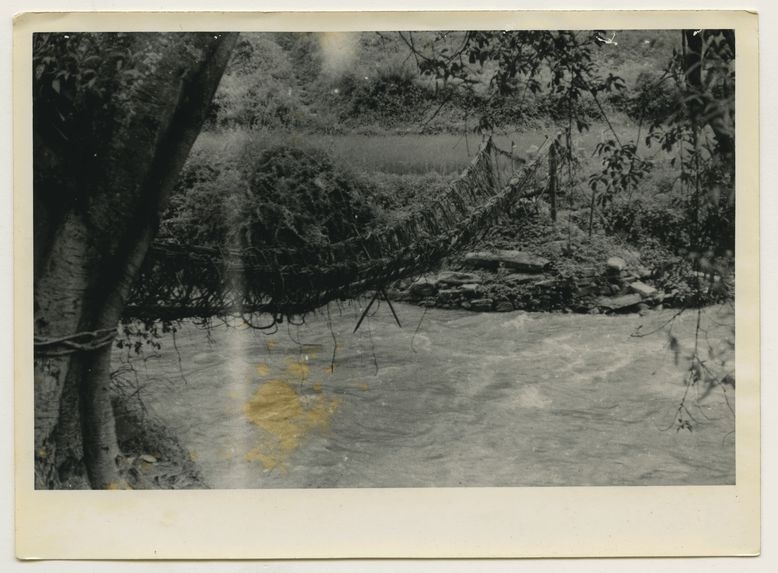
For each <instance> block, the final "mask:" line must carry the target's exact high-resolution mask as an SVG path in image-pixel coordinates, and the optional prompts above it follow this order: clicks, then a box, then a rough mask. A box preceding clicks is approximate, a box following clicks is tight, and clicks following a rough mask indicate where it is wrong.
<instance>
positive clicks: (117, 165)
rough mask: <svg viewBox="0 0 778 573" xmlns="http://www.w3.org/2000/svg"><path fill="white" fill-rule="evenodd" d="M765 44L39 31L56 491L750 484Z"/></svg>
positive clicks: (572, 35) (37, 218) (651, 36)
mask: <svg viewBox="0 0 778 573" xmlns="http://www.w3.org/2000/svg"><path fill="white" fill-rule="evenodd" d="M735 39H736V38H735V31H734V30H732V29H645V30H643V29H632V30H622V29H615V30H610V29H597V30H595V29H592V30H569V29H559V30H498V29H494V30H470V31H468V30H455V31H445V30H438V31H429V30H427V31H364V32H356V31H348V32H337V31H334V32H241V33H237V32H228V31H224V32H79V31H73V32H37V33H35V34H34V36H33V39H32V73H33V80H32V90H33V92H32V100H33V113H32V125H33V137H32V143H33V166H32V167H33V215H34V220H33V229H32V233H33V249H34V252H33V254H34V257H33V263H34V296H33V299H34V378H35V383H34V466H35V467H34V480H35V488H36V489H271V488H276V489H278V488H281V489H288V488H292V489H294V488H442V487H443V488H449V487H455V488H468V487H549V486H695V485H735V484H736V469H737V468H736V463H735V460H736V448H735V445H736V431H735V428H736V415H735V412H736V394H737V392H736V388H737V376H736V372H735V361H734V359H735V349H736V339H735V281H736V276H735V214H736V201H735V191H736V189H735V157H736V154H735V147H736V146H735V143H736V142H735V99H736V92H737V90H736V82H737V77H736V73H735V65H736V61H737V59H736V56H737V54H736V51H735Z"/></svg>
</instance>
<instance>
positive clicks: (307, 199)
mask: <svg viewBox="0 0 778 573" xmlns="http://www.w3.org/2000/svg"><path fill="white" fill-rule="evenodd" d="M377 214H378V213H377V211H376V210H375V209H374V208H373V207H372V206H371V202H370V190H369V188H368V187H367V185H366V184H365V183H364V182H363V181H362V180H361V179H359V178H357V177H355V176H354V175H353V174H351V173H350V172H348V171H346V170H344V169H342V168H340V167H338V166H336V165H335V164H333V162H332V161H331V160H330V159H329V157H328V156H327V155H326V154H325V153H324V152H322V151H319V150H315V149H299V148H295V147H291V146H288V145H279V146H274V147H271V148H269V149H266V150H264V151H261V152H259V153H257V152H256V150H254V149H252V146H251V145H249V147H248V149H247V150H246V151H245V152H244V153H243V154H242V155H240V156H239V157H238V158H235V157H227V158H223V157H204V156H203V154H195V155H194V156H193V157H192V159H191V160H190V161H189V162H188V164H187V166H186V167H185V168H184V172H183V174H182V177H181V179H180V182H179V185H178V190H177V193H176V194H175V196H174V197H173V199H172V206H171V210H170V212H169V214H168V217H167V219H166V221H165V225H164V230H165V231H166V232H168V233H169V234H171V235H173V236H174V237H175V238H177V239H178V240H180V241H182V242H185V243H192V244H199V245H209V246H217V247H230V248H248V247H257V248H268V247H287V248H306V247H317V246H322V245H326V244H328V243H330V242H337V241H341V240H343V239H346V238H348V237H352V236H354V235H355V234H356V233H357V232H358V229H360V228H364V227H366V226H368V225H370V224H374V223H375V220H376V218H377Z"/></svg>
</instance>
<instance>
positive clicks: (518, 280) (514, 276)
mask: <svg viewBox="0 0 778 573" xmlns="http://www.w3.org/2000/svg"><path fill="white" fill-rule="evenodd" d="M503 280H504V281H505V282H506V283H510V284H514V285H521V284H526V283H531V282H535V281H536V280H538V277H537V275H531V274H526V273H511V274H509V275H505V278H503Z"/></svg>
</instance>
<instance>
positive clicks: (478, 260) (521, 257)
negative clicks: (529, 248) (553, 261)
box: [465, 250, 549, 273]
mask: <svg viewBox="0 0 778 573" xmlns="http://www.w3.org/2000/svg"><path fill="white" fill-rule="evenodd" d="M548 264H549V261H548V259H544V258H543V257H536V256H535V255H531V254H529V253H525V252H523V251H514V250H496V251H477V252H471V253H467V254H466V255H465V265H467V266H469V267H471V268H476V269H490V270H494V269H496V268H498V267H500V266H503V267H505V268H507V269H512V270H516V271H519V272H522V273H541V272H543V269H544V268H546V266H548Z"/></svg>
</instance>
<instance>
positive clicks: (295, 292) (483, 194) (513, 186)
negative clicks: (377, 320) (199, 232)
mask: <svg viewBox="0 0 778 573" xmlns="http://www.w3.org/2000/svg"><path fill="white" fill-rule="evenodd" d="M501 153H502V154H504V153H505V152H503V151H501V150H499V149H497V148H496V147H495V145H494V144H493V142H492V140H491V138H488V139H486V140H485V141H484V143H483V144H482V145H481V147H480V149H479V152H478V154H477V155H476V156H475V157H474V159H473V160H472V161H471V163H470V164H469V165H468V167H467V168H466V169H465V171H464V172H463V173H462V174H461V175H460V176H459V177H458V178H457V179H455V180H454V181H452V183H451V185H450V186H449V188H448V190H447V191H446V192H445V193H442V194H441V195H440V196H439V197H437V198H436V199H435V200H434V201H433V202H432V204H431V206H430V207H429V208H427V209H425V210H424V211H419V212H415V213H412V214H410V215H408V216H407V217H406V218H404V219H402V220H400V221H399V222H396V223H394V224H392V225H391V226H388V227H383V228H376V229H373V230H371V231H370V232H366V233H364V234H363V235H361V236H355V237H352V238H350V239H347V240H344V241H341V242H338V243H332V244H330V245H327V246H326V247H325V248H311V249H264V250H263V249H247V250H243V251H235V250H229V249H222V250H220V249H213V248H207V247H200V246H192V245H181V244H178V243H176V242H174V241H170V240H164V239H160V240H157V241H156V242H155V243H154V244H153V245H152V246H151V248H150V250H149V252H148V255H147V257H146V260H145V262H144V264H143V267H142V269H141V272H140V276H139V278H138V280H137V282H136V285H135V287H134V289H133V291H132V293H131V295H130V298H129V301H128V305H127V307H126V311H125V318H127V319H139V320H169V321H172V320H179V319H183V318H194V317H196V318H209V317H213V316H231V315H238V316H244V317H246V316H250V315H255V314H257V313H262V314H268V315H270V317H271V318H272V319H273V321H274V322H275V321H277V320H280V319H282V318H283V317H293V316H299V315H303V314H305V313H306V312H309V311H312V310H314V309H316V308H319V307H321V306H323V305H325V304H327V303H328V302H330V301H333V300H337V299H345V298H351V297H355V296H357V295H359V294H362V293H364V292H366V291H370V290H376V289H381V288H384V287H385V286H386V285H387V284H389V283H391V282H392V281H395V280H397V279H400V278H405V277H409V276H414V275H418V274H421V273H423V272H426V271H429V270H431V269H432V268H434V267H435V266H436V265H437V264H439V262H440V260H441V258H443V257H444V256H446V255H448V254H450V253H452V252H454V251H456V249H457V248H458V247H461V245H463V244H465V243H466V242H468V241H470V240H471V239H472V238H473V237H474V236H475V235H476V234H477V233H478V232H479V230H482V229H484V228H486V226H488V225H489V224H490V223H491V222H492V221H493V220H494V219H496V218H497V217H499V215H500V214H501V213H502V212H504V211H505V210H506V208H508V207H509V206H510V205H511V204H512V203H514V202H515V201H516V200H517V199H518V197H519V196H521V195H522V190H523V189H524V188H525V185H526V182H527V181H528V180H529V179H530V178H531V177H532V176H533V175H534V172H535V170H536V168H537V166H538V165H539V161H535V162H534V163H533V164H531V165H528V166H526V167H525V168H524V169H523V170H522V172H521V173H519V174H516V175H514V177H513V178H511V179H510V181H509V182H508V183H507V184H506V185H505V186H502V187H501V186H500V184H499V181H498V179H499V176H498V170H497V168H496V161H497V156H498V154H501Z"/></svg>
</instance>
